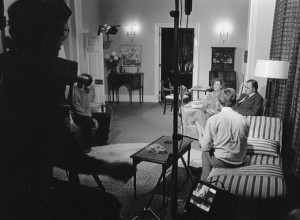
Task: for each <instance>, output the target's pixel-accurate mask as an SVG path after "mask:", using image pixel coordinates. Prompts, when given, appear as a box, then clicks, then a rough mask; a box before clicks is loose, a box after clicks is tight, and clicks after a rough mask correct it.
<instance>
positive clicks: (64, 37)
mask: <svg viewBox="0 0 300 220" xmlns="http://www.w3.org/2000/svg"><path fill="white" fill-rule="evenodd" d="M69 33H70V29H69V28H66V29H65V30H64V35H63V40H66V39H67V37H68V35H69Z"/></svg>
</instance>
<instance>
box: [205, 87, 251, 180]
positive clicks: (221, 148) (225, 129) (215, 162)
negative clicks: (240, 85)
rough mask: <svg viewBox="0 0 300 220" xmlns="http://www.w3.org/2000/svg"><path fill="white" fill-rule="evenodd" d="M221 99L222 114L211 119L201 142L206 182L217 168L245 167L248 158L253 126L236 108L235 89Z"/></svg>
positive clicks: (224, 91) (225, 90) (220, 96)
mask: <svg viewBox="0 0 300 220" xmlns="http://www.w3.org/2000/svg"><path fill="white" fill-rule="evenodd" d="M218 100H219V102H220V104H221V112H220V113H218V114H216V115H213V116H211V117H210V118H209V119H208V121H207V123H206V126H205V130H204V135H203V137H202V140H201V142H200V147H201V150H202V174H201V179H202V180H206V179H207V177H208V176H209V173H210V171H211V169H212V168H213V167H224V168H231V167H239V166H243V163H244V160H245V156H246V150H247V138H248V132H249V125H248V122H247V120H246V118H245V117H244V116H242V115H240V114H239V113H237V112H236V111H234V110H233V109H232V107H233V106H234V105H235V103H236V93H235V90H234V89H231V88H227V89H224V90H222V91H221V92H220V93H219V95H218Z"/></svg>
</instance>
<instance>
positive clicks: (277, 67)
mask: <svg viewBox="0 0 300 220" xmlns="http://www.w3.org/2000/svg"><path fill="white" fill-rule="evenodd" d="M288 71H289V62H287V61H279V60H257V62H256V66H255V71H254V76H257V77H264V78H271V79H272V80H271V81H270V83H269V84H268V85H267V93H266V99H267V95H268V94H270V92H271V91H272V84H273V79H287V78H288ZM276 92H278V91H276ZM275 95H276V94H275ZM277 96H278V94H277V95H276V96H275V97H277ZM266 109H267V110H268V109H269V101H267V103H266ZM266 112H267V111H266Z"/></svg>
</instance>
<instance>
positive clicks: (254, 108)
mask: <svg viewBox="0 0 300 220" xmlns="http://www.w3.org/2000/svg"><path fill="white" fill-rule="evenodd" d="M243 86H244V88H245V93H243V94H241V95H240V97H239V98H238V100H237V102H236V105H235V106H234V108H233V109H234V110H236V111H237V112H238V113H240V114H241V115H244V116H260V115H262V114H263V98H262V97H261V95H260V94H259V93H258V92H257V89H258V83H257V81H256V80H254V79H249V80H248V81H247V82H246V83H244V84H243ZM241 92H242V89H240V93H241Z"/></svg>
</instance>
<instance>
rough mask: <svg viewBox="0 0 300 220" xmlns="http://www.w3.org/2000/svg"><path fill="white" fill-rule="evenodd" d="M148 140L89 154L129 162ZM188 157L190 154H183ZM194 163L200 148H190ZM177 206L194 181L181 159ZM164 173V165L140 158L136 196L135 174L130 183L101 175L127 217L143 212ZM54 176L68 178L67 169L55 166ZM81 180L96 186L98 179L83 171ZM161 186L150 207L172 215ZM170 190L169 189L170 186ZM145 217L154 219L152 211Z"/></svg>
mask: <svg viewBox="0 0 300 220" xmlns="http://www.w3.org/2000/svg"><path fill="white" fill-rule="evenodd" d="M146 145H147V144H146V143H127V144H112V145H105V146H101V147H94V148H93V150H92V151H91V153H89V155H90V156H93V157H96V158H98V159H104V160H107V161H118V162H129V163H132V159H131V158H130V155H132V154H134V153H135V152H136V151H138V150H139V149H141V148H143V147H145V146H146ZM184 158H185V160H186V161H187V154H185V155H184ZM191 165H192V166H195V167H198V166H201V151H199V150H194V149H192V150H191ZM178 166H179V168H178V199H179V200H178V209H183V206H184V201H185V198H186V196H187V195H188V193H189V192H190V188H191V186H192V183H191V181H190V180H188V179H187V177H186V173H185V169H184V168H183V164H182V162H180V160H179V163H178ZM160 174H161V165H158V164H154V163H149V162H141V163H139V164H138V166H137V199H135V198H134V190H133V178H131V179H130V180H129V181H128V182H127V183H123V182H120V181H117V180H114V179H112V178H111V177H108V176H102V175H101V176H100V179H101V181H102V183H103V185H104V187H105V188H106V191H107V192H110V193H112V194H114V195H115V196H116V197H117V198H118V199H119V201H120V202H121V203H122V206H123V208H122V211H121V215H122V217H123V219H124V220H129V219H133V218H134V217H135V216H137V215H139V216H140V215H141V214H144V213H143V212H142V211H143V208H144V207H145V206H146V205H147V203H148V202H149V199H150V196H151V193H152V190H153V189H154V187H155V185H156V183H157V180H158V178H159V176H160ZM170 174H171V169H169V170H168V171H167V178H166V180H167V184H166V185H167V187H168V186H169V185H170V183H169V182H170ZM54 176H55V177H57V178H58V179H60V180H67V176H66V173H65V171H64V170H61V169H58V168H55V170H54ZM80 181H81V184H83V185H86V186H90V187H96V186H97V185H96V183H95V181H94V179H93V177H92V176H91V175H80ZM161 192H162V190H161V186H160V187H159V189H158V190H157V192H156V194H155V196H154V198H153V200H152V202H151V205H150V208H151V209H152V210H153V211H154V212H155V213H156V214H157V215H159V216H164V217H163V218H164V219H170V213H169V208H166V209H162V206H161V204H162V193H161ZM167 194H168V189H167ZM167 201H168V203H167V205H170V198H169V197H167ZM142 219H155V218H154V216H153V215H152V214H151V212H146V213H145V216H144V217H143V218H142Z"/></svg>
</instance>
